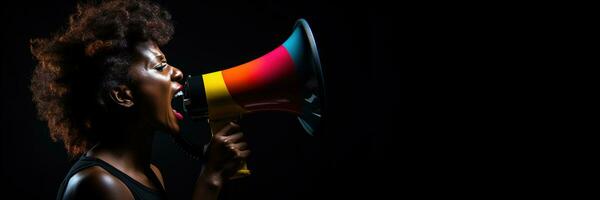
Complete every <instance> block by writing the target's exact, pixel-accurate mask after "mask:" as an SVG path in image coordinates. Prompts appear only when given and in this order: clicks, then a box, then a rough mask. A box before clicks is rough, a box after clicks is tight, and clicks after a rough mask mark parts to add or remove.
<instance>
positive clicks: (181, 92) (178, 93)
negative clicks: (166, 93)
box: [173, 91, 183, 98]
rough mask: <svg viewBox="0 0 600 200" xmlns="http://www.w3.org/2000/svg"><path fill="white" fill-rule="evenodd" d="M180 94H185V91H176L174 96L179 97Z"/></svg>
mask: <svg viewBox="0 0 600 200" xmlns="http://www.w3.org/2000/svg"><path fill="white" fill-rule="evenodd" d="M180 96H183V91H179V92H177V93H175V96H173V97H175V98H177V97H180Z"/></svg>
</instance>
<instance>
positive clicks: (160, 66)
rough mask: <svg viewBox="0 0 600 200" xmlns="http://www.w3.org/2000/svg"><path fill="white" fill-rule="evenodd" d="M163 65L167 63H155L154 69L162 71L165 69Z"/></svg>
mask: <svg viewBox="0 0 600 200" xmlns="http://www.w3.org/2000/svg"><path fill="white" fill-rule="evenodd" d="M165 67H167V63H162V64H159V65H157V66H156V67H155V68H154V69H156V70H158V71H162V70H164V69H165Z"/></svg>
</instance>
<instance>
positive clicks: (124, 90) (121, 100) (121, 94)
mask: <svg viewBox="0 0 600 200" xmlns="http://www.w3.org/2000/svg"><path fill="white" fill-rule="evenodd" d="M109 95H110V98H111V99H112V100H113V101H114V102H115V103H116V104H117V105H121V106H123V107H126V108H130V107H131V106H133V104H134V103H133V96H132V95H131V90H130V89H129V87H127V86H125V85H119V86H117V87H114V88H113V89H112V90H110V94H109Z"/></svg>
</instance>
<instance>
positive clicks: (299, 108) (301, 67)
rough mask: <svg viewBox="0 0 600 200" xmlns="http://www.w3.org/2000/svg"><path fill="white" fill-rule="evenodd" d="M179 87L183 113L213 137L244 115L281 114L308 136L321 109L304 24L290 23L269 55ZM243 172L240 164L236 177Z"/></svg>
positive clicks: (317, 70) (319, 83)
mask: <svg viewBox="0 0 600 200" xmlns="http://www.w3.org/2000/svg"><path fill="white" fill-rule="evenodd" d="M184 87H185V89H184V95H183V96H184V97H183V105H184V109H183V110H184V112H186V114H187V115H188V116H190V117H192V118H193V119H208V121H209V124H210V128H211V130H212V132H213V133H215V132H216V131H219V130H220V129H221V128H223V127H224V126H225V125H226V124H227V123H229V122H230V121H231V120H234V119H239V117H240V116H241V115H244V114H247V113H252V112H258V111H283V112H287V113H291V114H293V115H296V116H297V119H298V122H299V124H300V125H301V126H302V127H303V128H304V130H305V131H306V133H308V134H310V135H313V134H315V132H316V129H317V128H318V127H319V124H320V122H321V119H322V117H323V116H322V115H323V110H324V106H325V105H324V103H325V102H324V99H325V87H324V79H323V70H322V66H321V62H320V59H319V53H318V51H317V45H316V43H315V39H314V37H313V34H312V32H311V29H310V27H309V25H308V22H306V20H304V19H299V20H298V21H296V24H295V25H294V29H293V32H292V34H291V36H290V37H289V38H288V39H287V40H286V41H285V42H284V43H283V44H282V45H280V46H279V47H277V48H275V50H272V51H271V52H269V53H267V54H265V55H263V56H261V57H259V58H256V59H254V60H252V61H250V62H247V63H245V64H241V65H238V66H235V67H231V68H228V69H225V70H221V71H216V72H212V73H207V74H203V75H200V76H188V78H187V80H186V83H185V86H184ZM176 141H177V140H176ZM249 173H250V171H249V170H248V169H247V167H245V165H244V167H243V168H242V169H241V170H240V171H238V176H245V175H248V174H249Z"/></svg>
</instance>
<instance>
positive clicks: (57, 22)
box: [0, 1, 442, 199]
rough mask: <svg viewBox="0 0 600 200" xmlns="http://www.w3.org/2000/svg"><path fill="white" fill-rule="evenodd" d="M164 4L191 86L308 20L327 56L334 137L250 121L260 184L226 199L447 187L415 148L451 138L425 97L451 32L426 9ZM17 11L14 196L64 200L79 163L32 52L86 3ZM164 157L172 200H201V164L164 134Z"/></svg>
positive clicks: (281, 120) (9, 54)
mask: <svg viewBox="0 0 600 200" xmlns="http://www.w3.org/2000/svg"><path fill="white" fill-rule="evenodd" d="M159 2H160V4H161V5H162V6H163V7H164V8H166V9H167V10H169V11H170V12H171V14H172V15H173V20H174V23H175V35H174V38H173V40H172V41H171V42H170V43H169V44H167V45H166V46H164V47H162V50H163V52H164V53H165V54H166V55H167V58H168V59H169V62H170V64H172V65H175V66H177V67H179V68H180V69H182V70H183V71H184V73H186V74H192V75H198V74H202V73H207V72H212V71H215V70H221V69H225V68H228V67H231V66H235V65H238V64H242V63H244V62H247V61H250V60H252V59H254V58H257V57H259V56H261V55H263V54H265V53H267V52H269V51H271V50H272V49H274V48H275V47H277V46H279V45H280V44H282V43H283V41H285V39H286V38H287V37H288V36H289V34H290V33H291V28H292V26H293V24H294V22H295V20H296V19H298V18H305V19H306V20H308V22H309V23H310V25H311V28H312V30H313V34H314V35H315V38H316V41H317V45H318V47H319V51H320V54H321V62H322V63H323V64H324V70H325V72H324V73H325V76H326V77H325V79H326V88H327V92H328V107H327V115H326V119H325V121H324V126H323V127H322V130H320V131H319V132H318V135H317V136H314V137H311V136H308V135H307V134H305V133H303V131H302V129H301V127H300V126H299V125H298V124H297V123H296V121H295V118H294V117H293V116H289V115H287V114H282V113H258V114H253V115H250V116H246V117H245V118H244V119H243V120H242V121H241V124H242V127H243V131H244V132H245V133H246V135H247V139H248V141H249V143H250V145H251V148H252V150H253V154H252V157H251V158H250V160H249V165H250V168H251V169H252V170H253V175H252V176H250V177H247V178H244V179H240V180H235V181H231V182H229V183H228V184H227V185H226V187H225V188H224V190H223V193H222V194H221V198H222V199H329V198H334V199H337V198H351V199H354V198H362V197H369V198H375V197H383V195H384V194H386V193H407V194H408V193H411V194H415V190H418V191H421V190H425V188H424V186H425V185H431V183H430V181H431V180H435V177H434V176H433V175H431V174H432V173H434V174H435V173H438V172H436V171H437V170H435V169H434V170H431V171H429V170H428V169H429V168H435V167H432V166H429V165H425V164H420V163H422V161H426V160H427V159H425V158H421V157H420V155H423V154H424V152H428V151H430V150H429V149H427V148H426V147H421V146H420V145H418V144H416V143H422V140H413V139H415V138H416V136H415V135H422V134H425V135H426V136H424V137H428V136H427V135H428V134H433V132H429V130H433V129H437V128H439V126H442V125H439V124H437V125H430V124H429V125H428V124H427V123H425V122H423V121H422V120H423V119H425V118H431V116H430V114H432V113H434V112H436V109H435V108H436V107H438V106H437V105H435V104H434V105H428V104H429V102H435V100H432V99H431V98H429V97H431V96H427V95H428V93H429V92H423V91H421V90H420V89H421V88H423V87H427V86H428V85H429V84H431V83H430V82H429V80H430V79H427V77H428V76H429V75H428V74H427V71H430V70H431V71H433V70H432V66H427V63H431V62H432V61H435V60H436V59H439V58H430V57H429V56H426V53H424V52H430V51H432V50H431V49H430V48H432V47H434V46H437V45H438V44H436V42H435V41H436V40H437V39H435V38H436V37H432V38H434V39H432V38H430V37H429V36H436V35H438V33H437V31H441V29H440V30H438V28H431V26H432V24H431V23H430V22H435V21H437V20H434V21H429V20H428V19H429V17H430V16H429V14H430V13H429V12H427V9H426V8H425V9H424V7H422V5H419V6H415V5H395V6H392V5H381V4H379V3H378V2H356V3H351V2H344V3H334V2H330V3H323V2H321V1H281V2H277V1H260V2H254V1H252V2H250V1H247V2H245V1H240V2H222V3H215V1H203V2H186V1H159ZM13 3H14V4H12V5H10V6H3V7H2V19H3V20H4V22H3V31H2V59H1V62H2V71H1V78H2V79H1V91H2V95H1V96H2V97H1V98H0V99H1V101H2V104H1V105H2V109H1V110H2V115H1V117H2V118H1V120H0V121H1V126H0V130H1V133H2V134H1V138H2V140H1V142H2V143H1V145H2V151H1V153H2V154H1V162H2V163H1V173H2V175H1V177H2V182H3V185H4V186H3V188H2V190H3V193H2V194H3V195H16V199H52V198H54V196H55V195H56V192H57V189H58V185H59V184H60V182H61V181H62V179H63V177H64V175H65V174H66V172H67V171H68V169H69V167H70V165H71V164H72V163H71V162H70V161H69V159H68V156H67V155H66V153H65V151H64V149H63V146H62V143H60V142H56V143H55V142H52V141H51V139H50V137H49V135H48V128H47V127H46V124H45V123H44V122H41V121H39V120H38V119H37V117H36V111H35V108H34V105H33V103H32V101H31V92H30V91H29V89H28V86H29V79H30V78H31V72H32V70H33V68H34V66H35V61H34V59H33V58H32V56H31V54H30V52H29V48H28V41H29V40H30V39H32V38H37V37H48V36H50V34H51V33H53V32H55V31H57V30H59V28H64V27H65V26H66V22H67V17H68V15H69V14H71V13H73V12H74V10H75V5H76V2H72V1H65V2H60V3H59V2H56V1H39V2H35V3H34V2H26V1H18V2H13ZM415 9H416V10H415ZM421 11H424V12H421ZM400 13H402V14H400ZM424 21H427V23H422V22H424ZM432 41H433V42H432ZM435 73H440V72H435ZM421 96H427V98H425V97H421ZM434 96H435V97H438V96H437V95H434ZM440 96H442V95H440ZM434 118H435V117H434ZM196 125H198V124H196ZM198 126H199V128H198V127H196V128H187V129H186V130H185V131H188V132H189V131H192V132H194V131H196V132H199V133H203V132H202V131H205V129H206V127H203V126H202V125H198ZM418 137H419V138H421V137H423V136H418ZM412 147H416V148H412ZM154 151H155V153H154V160H155V163H156V164H157V165H158V166H159V167H160V168H161V170H162V173H163V176H164V177H165V181H166V187H167V191H168V192H169V195H170V197H171V198H172V199H189V197H190V195H191V191H192V188H193V184H194V181H195V179H196V176H197V174H198V172H199V170H200V167H201V163H199V162H198V161H195V160H192V159H189V158H188V157H186V156H185V155H184V154H183V153H182V152H181V151H180V150H179V149H177V147H176V146H175V145H174V144H173V143H172V142H171V141H170V138H169V137H167V136H165V135H163V134H158V137H157V138H156V141H155V148H154ZM397 152H401V153H397ZM423 167H424V168H423ZM436 184H437V183H434V184H433V185H436ZM417 193H418V192H417Z"/></svg>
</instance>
